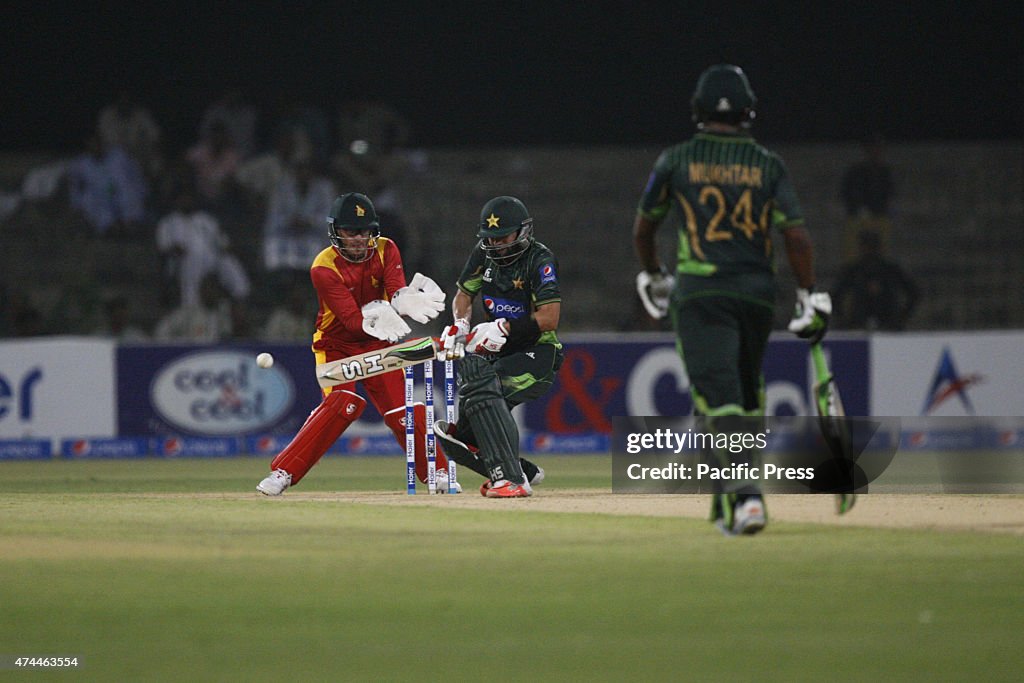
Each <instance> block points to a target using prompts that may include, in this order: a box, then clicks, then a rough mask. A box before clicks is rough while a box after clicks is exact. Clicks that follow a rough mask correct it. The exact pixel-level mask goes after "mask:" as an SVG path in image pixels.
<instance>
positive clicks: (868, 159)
mask: <svg viewBox="0 0 1024 683" xmlns="http://www.w3.org/2000/svg"><path fill="white" fill-rule="evenodd" d="M863 150H864V158H863V159H862V160H861V161H859V162H857V163H855V164H853V165H852V166H850V167H849V168H848V169H847V170H846V173H845V174H844V175H843V180H842V185H841V187H840V190H839V195H840V197H841V199H842V201H843V206H844V208H845V209H846V219H847V223H846V231H845V233H844V235H843V251H844V256H845V258H846V260H847V261H849V260H851V259H853V258H856V254H857V247H856V243H857V240H858V236H859V234H860V233H861V232H862V231H864V230H870V231H872V232H875V233H877V234H878V236H879V238H880V244H881V247H880V248H881V250H882V253H885V252H886V251H887V249H888V244H889V232H890V229H891V216H890V203H891V202H892V198H893V196H894V194H895V189H894V187H893V180H892V169H891V168H890V167H889V165H888V163H886V161H885V141H884V140H883V139H882V137H881V136H880V135H878V134H874V135H871V136H870V137H868V138H867V139H865V140H864V142H863Z"/></svg>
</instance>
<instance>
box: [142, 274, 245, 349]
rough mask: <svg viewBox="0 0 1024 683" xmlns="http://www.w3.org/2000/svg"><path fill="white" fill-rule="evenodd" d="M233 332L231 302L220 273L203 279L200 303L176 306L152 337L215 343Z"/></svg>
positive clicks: (162, 320) (157, 326)
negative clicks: (218, 275) (222, 287)
mask: <svg viewBox="0 0 1024 683" xmlns="http://www.w3.org/2000/svg"><path fill="white" fill-rule="evenodd" d="M233 333H234V329H233V326H232V318H231V303H230V301H229V300H228V298H227V296H226V293H225V292H224V290H223V289H221V286H220V283H219V282H218V281H217V276H216V275H213V274H210V275H207V276H206V277H205V278H203V281H202V284H201V285H200V287H199V302H198V303H196V304H193V305H182V306H179V307H178V308H176V309H174V310H173V311H171V312H170V313H168V314H167V315H165V316H164V317H163V318H161V319H160V321H159V322H157V324H156V329H155V330H154V332H153V337H154V338H155V339H157V340H159V341H175V340H183V341H195V342H207V343H209V342H216V341H220V340H221V339H226V338H228V337H230V336H231V335H232V334H233Z"/></svg>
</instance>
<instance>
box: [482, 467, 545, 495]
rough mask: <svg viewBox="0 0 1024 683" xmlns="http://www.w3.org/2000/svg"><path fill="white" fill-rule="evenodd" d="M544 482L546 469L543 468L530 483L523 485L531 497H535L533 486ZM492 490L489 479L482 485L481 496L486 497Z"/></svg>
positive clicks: (540, 468)
mask: <svg viewBox="0 0 1024 683" xmlns="http://www.w3.org/2000/svg"><path fill="white" fill-rule="evenodd" d="M542 481H544V468H543V467H538V468H537V473H536V474H535V475H533V477H532V478H531V479H530V481H528V482H526V483H525V484H523V486H525V487H526V488H527V489H529V491H530V495H533V486H534V484H539V483H541V482H542ZM490 488H491V480H490V479H488V480H487V481H485V482H484V483H483V484H481V485H480V495H481V496H486V495H487V491H488V490H489V489H490Z"/></svg>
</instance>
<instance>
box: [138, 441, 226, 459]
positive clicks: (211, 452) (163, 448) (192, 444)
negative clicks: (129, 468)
mask: <svg viewBox="0 0 1024 683" xmlns="http://www.w3.org/2000/svg"><path fill="white" fill-rule="evenodd" d="M149 451H150V453H152V454H153V455H157V456H160V457H164V458H179V457H181V458H195V457H202V458H212V457H223V456H228V455H239V454H240V453H241V444H240V443H239V440H238V439H236V438H231V437H222V438H202V437H194V436H167V437H162V438H154V439H149Z"/></svg>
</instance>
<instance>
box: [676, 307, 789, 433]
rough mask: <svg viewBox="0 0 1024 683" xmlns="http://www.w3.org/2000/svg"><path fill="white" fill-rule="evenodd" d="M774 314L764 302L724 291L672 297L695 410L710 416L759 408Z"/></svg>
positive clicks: (761, 406) (678, 339) (749, 411)
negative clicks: (765, 359) (677, 298)
mask: <svg viewBox="0 0 1024 683" xmlns="http://www.w3.org/2000/svg"><path fill="white" fill-rule="evenodd" d="M773 317H774V312H773V310H772V306H771V305H769V304H768V303H767V302H764V301H761V300H755V299H752V298H741V297H737V296H730V295H729V294H727V293H725V294H720V293H719V294H704V295H690V296H687V297H686V298H683V299H682V301H674V302H673V307H672V319H673V324H674V326H675V329H676V338H677V344H678V350H679V354H680V356H681V357H682V359H683V363H684V365H685V366H686V372H687V374H688V375H689V377H690V391H691V394H692V395H693V401H694V409H695V412H697V413H699V414H703V415H708V416H712V417H713V416H717V415H728V414H746V415H752V414H760V413H761V412H763V409H764V378H763V376H762V374H761V363H762V361H763V360H764V352H765V348H766V347H767V346H768V335H769V334H771V331H772V321H773Z"/></svg>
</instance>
